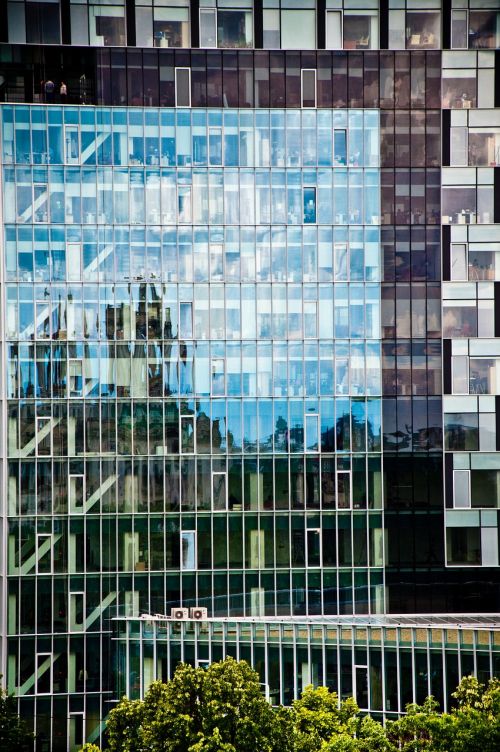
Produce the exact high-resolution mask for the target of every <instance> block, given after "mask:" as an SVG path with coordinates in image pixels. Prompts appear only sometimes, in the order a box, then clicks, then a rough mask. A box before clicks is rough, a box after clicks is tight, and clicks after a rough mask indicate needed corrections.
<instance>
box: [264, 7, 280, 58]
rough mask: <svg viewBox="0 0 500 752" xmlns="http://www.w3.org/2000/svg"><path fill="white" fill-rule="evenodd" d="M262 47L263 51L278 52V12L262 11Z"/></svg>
mask: <svg viewBox="0 0 500 752" xmlns="http://www.w3.org/2000/svg"><path fill="white" fill-rule="evenodd" d="M262 20H263V47H264V49H265V50H279V48H280V12H279V10H264V11H263V12H262Z"/></svg>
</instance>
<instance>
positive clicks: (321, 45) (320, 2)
mask: <svg viewBox="0 0 500 752" xmlns="http://www.w3.org/2000/svg"><path fill="white" fill-rule="evenodd" d="M316 6H317V7H316V25H317V28H316V39H317V40H318V50H324V49H325V47H326V0H317V3H316Z"/></svg>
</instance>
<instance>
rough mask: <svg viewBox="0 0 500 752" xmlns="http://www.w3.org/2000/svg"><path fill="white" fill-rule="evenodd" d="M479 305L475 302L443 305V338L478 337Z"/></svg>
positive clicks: (458, 301)
mask: <svg viewBox="0 0 500 752" xmlns="http://www.w3.org/2000/svg"><path fill="white" fill-rule="evenodd" d="M477 334H478V330H477V305H476V301H475V300H455V301H451V300H450V301H446V302H445V303H443V337H444V338H445V339H453V338H455V337H477Z"/></svg>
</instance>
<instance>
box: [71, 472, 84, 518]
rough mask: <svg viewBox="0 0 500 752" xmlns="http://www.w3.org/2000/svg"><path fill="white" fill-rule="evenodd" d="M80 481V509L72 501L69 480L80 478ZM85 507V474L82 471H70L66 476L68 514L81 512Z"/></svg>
mask: <svg viewBox="0 0 500 752" xmlns="http://www.w3.org/2000/svg"><path fill="white" fill-rule="evenodd" d="M80 479H81V481H82V507H81V509H80V508H78V507H77V506H76V505H75V504H74V503H73V493H72V491H71V481H72V480H80ZM84 507H85V475H84V474H83V473H70V474H69V476H68V509H69V513H70V514H83V512H84Z"/></svg>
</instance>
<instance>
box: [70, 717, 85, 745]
mask: <svg viewBox="0 0 500 752" xmlns="http://www.w3.org/2000/svg"><path fill="white" fill-rule="evenodd" d="M84 742H85V716H84V714H83V713H70V714H69V752H78V750H80V749H81V747H83V745H84Z"/></svg>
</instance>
